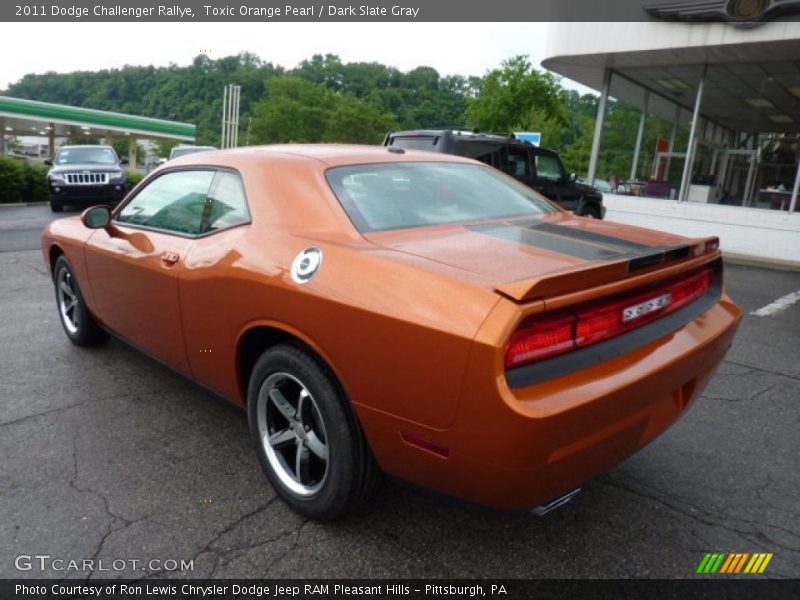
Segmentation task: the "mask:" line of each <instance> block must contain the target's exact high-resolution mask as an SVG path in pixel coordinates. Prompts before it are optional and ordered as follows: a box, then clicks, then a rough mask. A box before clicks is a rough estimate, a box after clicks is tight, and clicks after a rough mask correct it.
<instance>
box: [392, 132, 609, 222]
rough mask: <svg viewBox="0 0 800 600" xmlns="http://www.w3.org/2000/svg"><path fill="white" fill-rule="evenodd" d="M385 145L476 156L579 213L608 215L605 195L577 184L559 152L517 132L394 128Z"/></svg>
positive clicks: (590, 215) (597, 217)
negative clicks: (543, 146) (565, 167)
mask: <svg viewBox="0 0 800 600" xmlns="http://www.w3.org/2000/svg"><path fill="white" fill-rule="evenodd" d="M383 145H384V146H397V147H399V148H411V149H414V150H428V151H430V152H444V153H446V154H457V155H458V156H466V157H467V158H474V159H476V160H479V161H481V162H484V163H486V164H487V165H491V166H492V167H495V168H497V169H499V170H501V171H503V172H504V173H506V174H508V175H511V176H512V177H514V178H515V179H517V180H519V181H521V182H522V183H524V184H525V185H527V186H528V187H530V188H533V189H534V190H536V191H537V192H539V193H540V194H542V195H544V196H546V197H547V198H549V199H550V200H553V201H554V202H556V203H558V204H559V205H560V206H562V207H563V208H566V209H567V210H571V211H573V212H574V213H575V214H577V215H581V216H584V217H591V218H594V219H602V218H603V217H604V216H605V212H606V210H605V207H604V206H603V194H601V193H600V192H598V191H597V190H596V189H594V188H592V187H589V186H588V185H584V184H582V183H578V182H577V181H576V176H575V174H574V173H573V174H571V175H567V172H566V170H565V169H564V165H563V163H562V162H561V158H560V157H559V156H558V154H557V153H556V152H554V151H553V150H548V149H547V148H539V147H537V146H534V145H533V144H530V143H528V142H525V141H523V140H520V139H518V138H516V137H514V134H511V135H498V134H493V133H481V132H479V131H476V130H458V129H421V130H417V131H393V132H390V133H388V134H387V135H386V137H385V138H384V140H383Z"/></svg>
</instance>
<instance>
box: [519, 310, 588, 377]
mask: <svg viewBox="0 0 800 600" xmlns="http://www.w3.org/2000/svg"><path fill="white" fill-rule="evenodd" d="M574 347H575V317H574V316H573V315H570V314H564V313H562V314H558V315H550V316H548V317H544V318H540V319H534V320H531V321H528V322H527V323H525V324H524V325H523V326H522V327H521V328H520V329H518V330H517V331H516V332H515V333H514V335H512V336H511V341H510V342H509V343H508V348H507V349H506V367H507V368H511V367H517V366H519V365H522V364H525V363H529V362H533V361H535V360H541V359H543V358H547V357H549V356H555V355H556V354H561V353H562V352H567V351H568V350H572V349H573V348H574Z"/></svg>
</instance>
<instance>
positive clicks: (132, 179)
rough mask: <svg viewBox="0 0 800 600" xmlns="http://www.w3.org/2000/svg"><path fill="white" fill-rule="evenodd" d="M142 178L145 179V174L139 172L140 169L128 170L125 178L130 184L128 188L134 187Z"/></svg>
mask: <svg viewBox="0 0 800 600" xmlns="http://www.w3.org/2000/svg"><path fill="white" fill-rule="evenodd" d="M142 179H144V175H142V174H141V173H139V171H127V176H126V178H125V183H126V184H127V186H128V189H131V188H133V186H135V185H136V184H137V183H139V182H140V181H141V180H142Z"/></svg>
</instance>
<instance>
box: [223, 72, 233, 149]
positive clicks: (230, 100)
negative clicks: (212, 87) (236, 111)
mask: <svg viewBox="0 0 800 600" xmlns="http://www.w3.org/2000/svg"><path fill="white" fill-rule="evenodd" d="M232 115H233V86H232V85H230V84H228V114H227V116H226V117H225V118H226V121H227V124H228V128H227V130H226V132H225V147H226V148H230V147H231V141H232V140H231V116H232Z"/></svg>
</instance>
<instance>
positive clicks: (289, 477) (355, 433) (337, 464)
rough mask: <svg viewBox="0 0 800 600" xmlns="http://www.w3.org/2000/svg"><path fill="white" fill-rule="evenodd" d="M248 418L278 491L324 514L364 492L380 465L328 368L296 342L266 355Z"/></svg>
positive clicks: (305, 510) (338, 511) (255, 376)
mask: <svg viewBox="0 0 800 600" xmlns="http://www.w3.org/2000/svg"><path fill="white" fill-rule="evenodd" d="M248 419H249V422H250V432H251V435H252V437H253V441H254V443H255V446H256V453H257V454H258V458H259V461H260V462H261V466H262V467H263V469H264V472H265V473H266V475H267V478H268V479H269V481H270V483H271V484H272V486H273V487H274V488H275V491H276V492H277V493H278V495H279V496H280V497H281V498H282V499H283V500H284V501H285V502H286V503H287V504H289V505H290V506H291V507H292V508H293V509H294V510H296V511H297V512H299V513H301V514H303V515H305V516H307V517H310V518H313V519H319V520H330V519H334V518H336V517H339V516H341V515H343V514H345V513H346V512H348V511H350V510H352V509H353V508H355V507H356V506H357V505H358V504H359V503H360V502H361V501H362V500H363V499H365V498H366V497H367V496H368V495H369V493H370V492H371V491H372V488H373V487H374V485H375V482H376V481H377V472H378V471H377V466H376V465H375V462H374V459H373V457H372V453H371V452H370V450H369V447H368V446H367V443H366V440H365V439H364V436H363V433H362V432H361V429H360V427H359V426H358V423H357V421H356V419H355V416H354V415H353V413H352V412H351V409H350V407H349V406H348V405H347V402H346V399H345V398H344V397H343V396H342V394H341V393H340V392H339V390H338V389H337V386H336V385H335V384H334V381H333V379H332V377H331V375H330V374H329V373H328V370H327V369H326V368H324V366H323V365H321V364H320V363H319V362H317V360H316V359H315V358H313V357H312V356H311V355H309V354H308V353H306V352H305V351H303V350H301V349H299V348H296V347H294V346H276V347H274V348H271V349H269V350H267V351H266V352H265V353H264V354H262V355H261V358H259V359H258V361H257V362H256V365H255V367H254V368H253V373H252V375H251V377H250V385H249V389H248Z"/></svg>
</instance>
